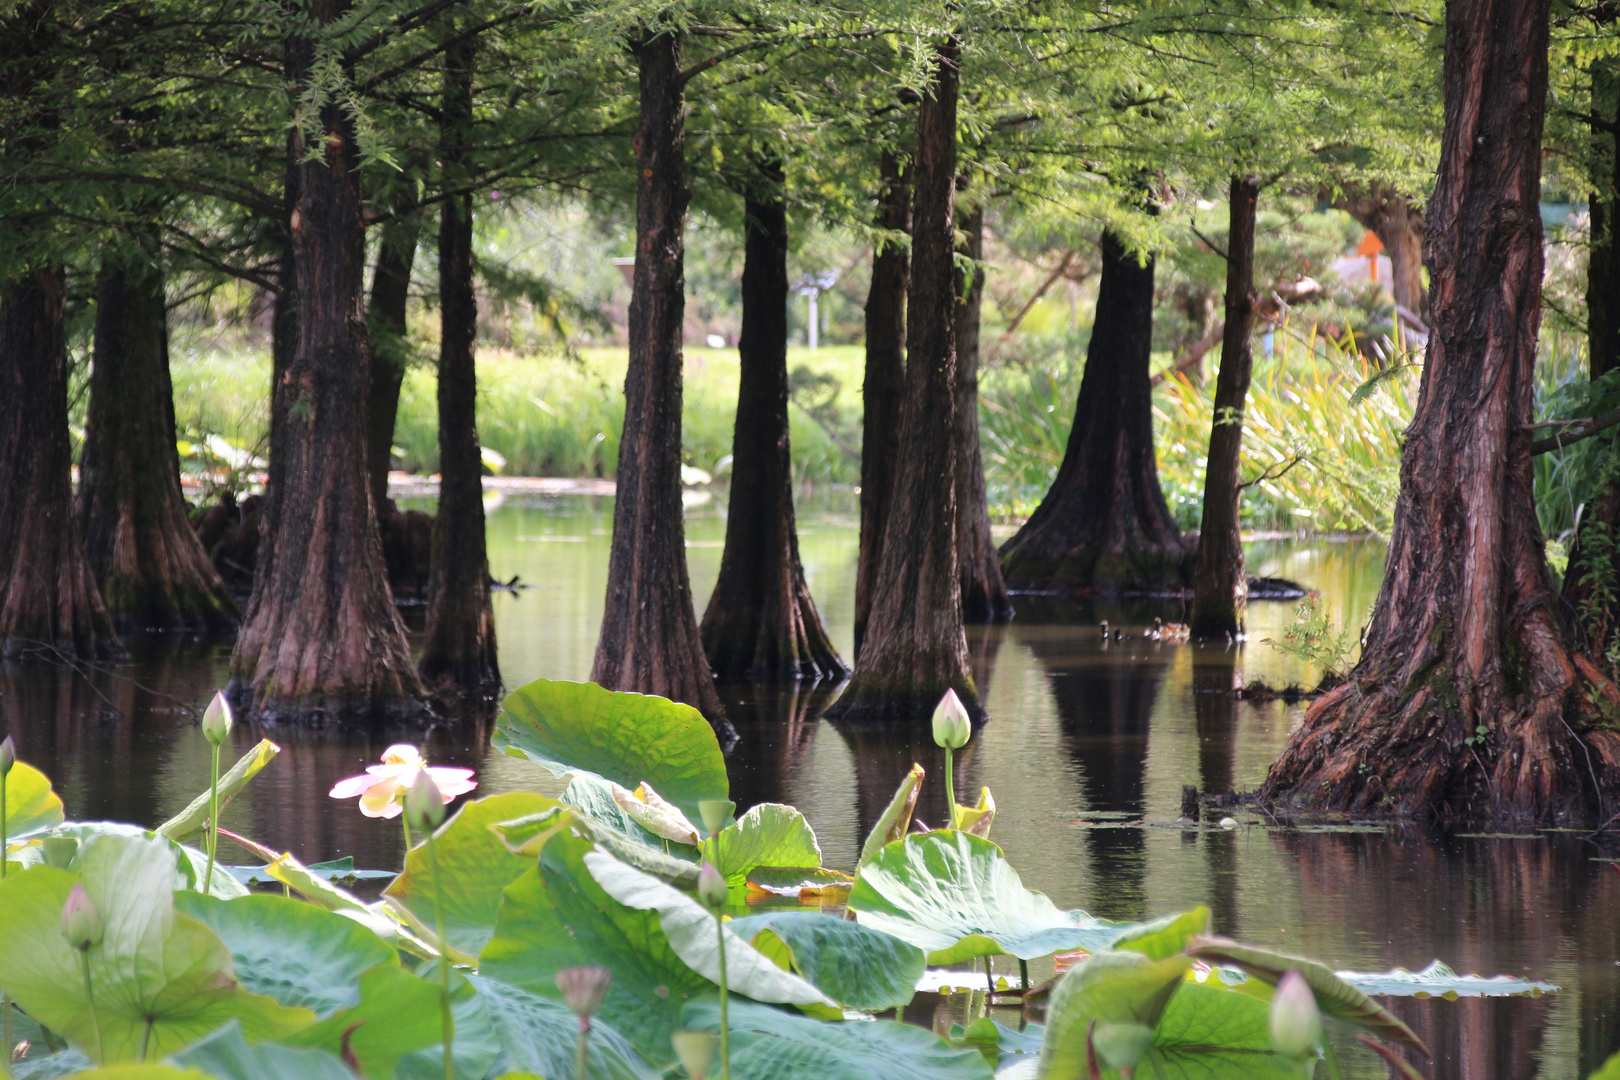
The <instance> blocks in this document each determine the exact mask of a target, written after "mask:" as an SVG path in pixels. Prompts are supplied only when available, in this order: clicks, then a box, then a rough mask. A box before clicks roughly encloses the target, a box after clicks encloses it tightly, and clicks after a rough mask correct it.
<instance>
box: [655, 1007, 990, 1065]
mask: <svg viewBox="0 0 1620 1080" xmlns="http://www.w3.org/2000/svg"><path fill="white" fill-rule="evenodd" d="M728 1012H729V1014H730V1015H729V1016H728V1018H727V1019H728V1021H729V1023H730V1028H731V1075H732V1078H733V1080H872V1078H873V1077H882V1078H883V1080H991V1075H992V1074H991V1071H990V1066H989V1065H988V1064H987V1063H986V1062H985V1060H984V1056H983V1055H982V1054H980V1053H979V1052H978V1051H977V1050H974V1049H971V1048H956V1047H952V1046H951V1045H950V1044H949V1043H947V1042H945V1040H943V1039H941V1038H940V1037H939V1036H938V1035H935V1034H934V1033H933V1032H931V1031H927V1030H924V1029H923V1028H919V1027H912V1026H910V1025H907V1024H897V1023H895V1022H894V1021H892V1020H875V1021H873V1020H865V1021H862V1020H843V1021H834V1022H831V1023H827V1022H823V1021H820V1020H812V1019H810V1018H809V1017H805V1016H794V1015H793V1014H791V1013H787V1012H783V1011H782V1010H780V1009H773V1008H771V1007H770V1006H768V1005H760V1004H756V1003H754V1002H751V1001H733V1002H731V1006H730V1008H729V1010H728ZM719 1026H720V1003H719V1002H718V1001H717V1000H705V1001H700V1002H695V1003H693V1004H692V1005H690V1006H688V1007H687V1010H686V1027H688V1028H690V1029H692V1030H694V1031H714V1030H718V1028H719Z"/></svg>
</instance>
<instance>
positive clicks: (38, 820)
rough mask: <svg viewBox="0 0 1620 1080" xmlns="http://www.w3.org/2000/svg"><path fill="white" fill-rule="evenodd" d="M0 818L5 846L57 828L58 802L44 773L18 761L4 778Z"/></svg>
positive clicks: (58, 823) (59, 804) (59, 800)
mask: <svg viewBox="0 0 1620 1080" xmlns="http://www.w3.org/2000/svg"><path fill="white" fill-rule="evenodd" d="M0 816H3V817H4V818H5V821H6V843H7V844H8V845H9V844H10V843H11V841H13V840H18V839H22V838H23V837H26V836H28V834H29V833H35V832H40V831H41V830H44V829H49V828H51V827H52V826H53V825H60V824H61V823H62V819H63V813H62V800H61V798H60V797H59V796H58V795H57V794H56V792H54V791H52V790H51V781H50V779H49V778H48V777H47V776H46V775H45V774H44V773H42V772H40V771H39V770H38V769H36V768H34V767H33V766H32V765H25V764H23V763H22V762H20V761H19V762H17V763H16V764H15V765H13V766H12V767H11V772H10V774H9V775H7V777H6V803H5V805H4V806H0ZM0 854H3V853H0Z"/></svg>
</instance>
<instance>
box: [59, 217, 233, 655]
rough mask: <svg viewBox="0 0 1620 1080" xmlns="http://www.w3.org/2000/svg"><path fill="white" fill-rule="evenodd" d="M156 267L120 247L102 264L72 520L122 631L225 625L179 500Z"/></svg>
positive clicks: (150, 255) (223, 602) (228, 624)
mask: <svg viewBox="0 0 1620 1080" xmlns="http://www.w3.org/2000/svg"><path fill="white" fill-rule="evenodd" d="M165 301H166V298H165V296H164V287H163V266H162V263H161V262H160V261H159V260H158V258H157V256H156V253H155V252H152V251H146V250H142V245H133V244H132V245H129V246H128V247H125V248H114V249H113V250H110V251H109V252H108V253H107V255H106V256H105V257H104V258H103V260H102V266H101V276H100V280H99V282H98V283H97V288H96V327H95V354H94V358H93V363H92V365H91V368H90V403H89V406H88V409H87V412H86V417H85V438H84V451H83V453H82V455H81V456H80V461H79V494H78V519H79V529H80V532H81V534H82V535H83V537H84V545H85V554H86V557H87V558H88V559H89V560H90V567H91V570H92V572H93V573H94V574H95V577H96V581H97V583H98V584H99V586H100V588H101V595H102V599H103V600H104V601H105V603H106V606H107V611H108V613H109V614H110V615H111V616H112V619H113V621H114V623H115V624H117V625H118V626H119V627H120V628H121V629H123V630H126V631H127V630H132V629H162V630H187V629H189V630H204V631H208V630H213V631H217V630H225V629H231V628H234V627H235V625H236V619H237V610H236V602H235V601H234V600H232V599H231V595H230V593H229V592H228V591H227V590H226V588H225V583H224V582H223V581H222V580H220V576H219V572H218V571H216V570H215V569H214V565H213V563H211V562H210V561H209V559H208V553H207V552H206V551H204V550H203V546H202V544H201V543H200V542H199V541H198V540H197V534H196V533H195V532H194V531H193V530H192V528H191V523H190V521H189V520H188V517H187V512H186V510H187V508H186V502H185V498H184V496H183V495H182V494H181V491H180V460H179V455H178V454H177V452H176V448H175V432H174V390H173V386H172V384H171V383H170V380H169V334H168V321H167V308H166V302H165Z"/></svg>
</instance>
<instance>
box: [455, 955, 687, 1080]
mask: <svg viewBox="0 0 1620 1080" xmlns="http://www.w3.org/2000/svg"><path fill="white" fill-rule="evenodd" d="M471 981H472V984H473V985H474V986H475V987H477V988H478V994H479V996H480V997H481V998H483V1000H484V1002H485V1005H486V1006H487V1008H488V1010H489V1017H490V1020H491V1021H492V1022H493V1024H494V1027H495V1034H496V1036H497V1037H498V1038H499V1040H500V1045H501V1049H502V1050H503V1051H504V1052H505V1054H506V1064H507V1066H508V1067H509V1068H514V1069H521V1070H524V1071H525V1072H529V1073H533V1074H534V1075H536V1076H562V1077H567V1076H572V1075H573V1069H574V1047H575V1041H574V1040H575V1032H577V1031H578V1030H579V1021H578V1020H577V1019H576V1018H575V1016H574V1014H573V1013H571V1012H569V1011H568V1009H567V1007H566V1006H564V1005H561V1004H559V1003H558V1002H555V1001H549V1000H547V999H546V998H541V997H535V996H534V995H533V994H529V993H525V992H524V991H522V990H519V989H518V988H517V987H515V986H508V985H506V984H505V983H502V982H497V981H496V980H494V979H487V978H484V977H483V976H481V975H475V976H473V977H472V980H471ZM588 1053H589V1059H588V1064H589V1067H588V1070H587V1071H588V1073H589V1075H590V1076H592V1077H593V1078H594V1080H655V1078H656V1077H657V1076H658V1073H657V1072H656V1071H655V1070H653V1069H652V1067H651V1066H649V1065H648V1064H647V1063H646V1062H645V1061H643V1060H642V1057H641V1055H640V1054H638V1053H636V1049H635V1047H634V1046H632V1045H630V1041H629V1040H628V1039H626V1038H625V1037H624V1036H623V1035H621V1034H619V1032H618V1031H617V1030H615V1029H614V1028H613V1026H612V1025H611V1024H608V1023H606V1022H604V1021H602V1020H596V1021H594V1022H593V1023H592V1024H591V1039H590V1044H589V1049H588Z"/></svg>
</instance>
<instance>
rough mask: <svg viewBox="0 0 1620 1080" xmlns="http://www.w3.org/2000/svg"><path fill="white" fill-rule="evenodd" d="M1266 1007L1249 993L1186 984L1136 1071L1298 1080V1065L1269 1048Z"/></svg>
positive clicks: (1188, 1077) (1213, 1078) (1170, 1078)
mask: <svg viewBox="0 0 1620 1080" xmlns="http://www.w3.org/2000/svg"><path fill="white" fill-rule="evenodd" d="M1270 1013H1271V1010H1270V1008H1269V1006H1268V1005H1267V1004H1266V1003H1265V1002H1264V1001H1262V1000H1260V999H1258V998H1256V997H1253V996H1251V995H1249V994H1244V993H1240V992H1237V991H1234V990H1230V989H1227V988H1225V987H1221V986H1217V985H1213V984H1200V983H1195V982H1184V983H1182V984H1181V986H1180V988H1179V989H1177V990H1176V994H1175V996H1174V997H1172V998H1171V999H1170V1003H1169V1004H1168V1005H1167V1006H1165V1010H1164V1015H1163V1016H1161V1017H1160V1018H1159V1023H1158V1024H1157V1026H1156V1027H1155V1028H1154V1032H1153V1045H1152V1047H1151V1048H1150V1049H1149V1050H1148V1056H1147V1059H1146V1060H1145V1061H1143V1062H1142V1064H1141V1065H1140V1066H1138V1067H1137V1070H1136V1075H1138V1076H1141V1077H1163V1078H1165V1080H1298V1078H1299V1076H1300V1066H1299V1062H1297V1061H1295V1060H1292V1059H1290V1058H1286V1057H1283V1056H1282V1055H1280V1054H1278V1053H1277V1052H1276V1050H1275V1049H1274V1048H1273V1047H1272V1045H1271V1029H1270Z"/></svg>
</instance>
